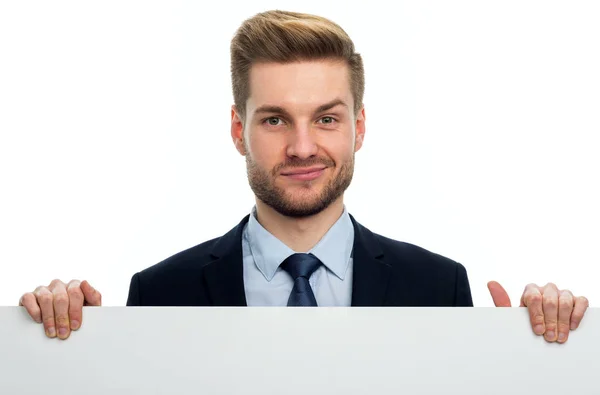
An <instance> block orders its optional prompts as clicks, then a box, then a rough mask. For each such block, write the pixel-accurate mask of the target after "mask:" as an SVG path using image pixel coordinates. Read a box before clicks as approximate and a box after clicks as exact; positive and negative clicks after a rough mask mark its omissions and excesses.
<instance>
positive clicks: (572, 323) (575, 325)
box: [571, 321, 577, 330]
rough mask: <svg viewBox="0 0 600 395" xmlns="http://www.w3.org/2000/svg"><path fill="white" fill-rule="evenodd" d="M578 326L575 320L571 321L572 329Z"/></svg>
mask: <svg viewBox="0 0 600 395" xmlns="http://www.w3.org/2000/svg"><path fill="white" fill-rule="evenodd" d="M575 328H577V323H576V322H575V321H573V322H571V330H573V329H575Z"/></svg>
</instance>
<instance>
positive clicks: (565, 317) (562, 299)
mask: <svg viewBox="0 0 600 395" xmlns="http://www.w3.org/2000/svg"><path fill="white" fill-rule="evenodd" d="M573 299H574V298H573V294H572V293H571V291H567V290H563V291H560V292H559V296H558V326H557V328H558V342H559V343H564V342H566V341H567V339H568V338H569V331H570V330H571V313H572V312H573V303H574V300H573Z"/></svg>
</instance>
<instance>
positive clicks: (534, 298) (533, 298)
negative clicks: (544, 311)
mask: <svg viewBox="0 0 600 395" xmlns="http://www.w3.org/2000/svg"><path fill="white" fill-rule="evenodd" d="M528 300H529V303H530V304H532V303H541V302H542V295H540V294H538V293H535V294H529V295H528Z"/></svg>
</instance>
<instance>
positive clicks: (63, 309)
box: [50, 281, 71, 340]
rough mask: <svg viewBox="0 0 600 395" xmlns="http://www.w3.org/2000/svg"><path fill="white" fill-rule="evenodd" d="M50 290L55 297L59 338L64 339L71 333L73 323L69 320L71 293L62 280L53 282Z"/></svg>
mask: <svg viewBox="0 0 600 395" xmlns="http://www.w3.org/2000/svg"><path fill="white" fill-rule="evenodd" d="M52 285H53V286H52ZM50 290H51V291H52V296H53V297H54V320H55V322H56V333H57V334H58V337H59V339H63V340H64V339H66V338H68V337H69V335H70V334H71V325H70V322H69V294H67V287H66V286H65V284H64V283H63V282H62V281H59V282H57V283H54V282H52V283H51V288H50Z"/></svg>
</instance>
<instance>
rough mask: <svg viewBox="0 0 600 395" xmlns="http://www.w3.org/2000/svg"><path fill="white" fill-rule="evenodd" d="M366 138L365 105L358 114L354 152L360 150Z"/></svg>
mask: <svg viewBox="0 0 600 395" xmlns="http://www.w3.org/2000/svg"><path fill="white" fill-rule="evenodd" d="M364 139H365V107H364V106H363V108H362V109H361V110H360V112H359V113H358V115H357V116H356V137H355V140H354V141H355V143H354V152H356V151H358V150H359V149H360V148H361V147H362V145H363V141H364Z"/></svg>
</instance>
